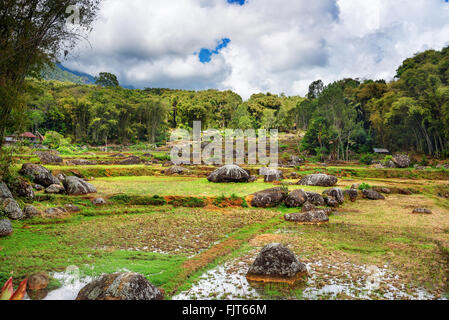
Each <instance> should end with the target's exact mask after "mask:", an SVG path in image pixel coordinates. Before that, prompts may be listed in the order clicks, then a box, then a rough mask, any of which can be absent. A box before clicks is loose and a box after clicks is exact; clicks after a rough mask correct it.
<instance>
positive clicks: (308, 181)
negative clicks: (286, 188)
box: [298, 174, 338, 187]
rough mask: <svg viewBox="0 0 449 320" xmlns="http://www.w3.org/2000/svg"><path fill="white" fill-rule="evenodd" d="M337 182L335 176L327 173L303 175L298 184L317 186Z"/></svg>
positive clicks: (329, 185) (328, 185) (332, 184)
mask: <svg viewBox="0 0 449 320" xmlns="http://www.w3.org/2000/svg"><path fill="white" fill-rule="evenodd" d="M337 182H338V179H337V177H334V176H331V175H327V174H311V175H308V176H305V177H303V178H302V179H301V180H300V181H299V182H298V185H301V186H318V187H333V186H334V185H336V184H337Z"/></svg>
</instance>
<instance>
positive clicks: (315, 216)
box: [284, 210, 329, 224]
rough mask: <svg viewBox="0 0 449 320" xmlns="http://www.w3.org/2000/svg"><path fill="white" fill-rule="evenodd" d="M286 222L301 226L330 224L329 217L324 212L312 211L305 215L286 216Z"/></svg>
mask: <svg viewBox="0 0 449 320" xmlns="http://www.w3.org/2000/svg"><path fill="white" fill-rule="evenodd" d="M284 219H285V221H290V222H298V223H301V224H322V223H327V222H329V217H328V214H327V213H326V211H324V210H312V211H307V212H304V213H291V214H286V215H285V216H284Z"/></svg>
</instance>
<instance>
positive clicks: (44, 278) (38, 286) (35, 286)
mask: <svg viewBox="0 0 449 320" xmlns="http://www.w3.org/2000/svg"><path fill="white" fill-rule="evenodd" d="M49 282H50V278H49V277H48V274H46V273H44V272H40V273H35V274H33V275H31V276H29V277H28V281H27V285H28V289H30V290H42V289H45V288H47V287H48V284H49Z"/></svg>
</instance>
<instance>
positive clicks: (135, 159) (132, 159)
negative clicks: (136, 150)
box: [119, 156, 142, 165]
mask: <svg viewBox="0 0 449 320" xmlns="http://www.w3.org/2000/svg"><path fill="white" fill-rule="evenodd" d="M141 163H142V160H141V159H140V158H139V157H137V156H131V157H128V158H126V159H124V160H122V161H120V162H119V164H121V165H134V164H141Z"/></svg>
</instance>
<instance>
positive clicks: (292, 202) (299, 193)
mask: <svg viewBox="0 0 449 320" xmlns="http://www.w3.org/2000/svg"><path fill="white" fill-rule="evenodd" d="M306 201H307V194H306V193H305V192H304V190H301V189H298V190H293V191H292V192H290V194H289V195H288V196H287V198H286V199H285V201H284V203H285V205H286V206H287V207H288V208H296V207H301V206H302V205H303V204H304V203H305V202H306Z"/></svg>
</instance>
